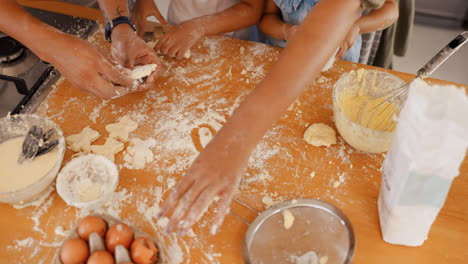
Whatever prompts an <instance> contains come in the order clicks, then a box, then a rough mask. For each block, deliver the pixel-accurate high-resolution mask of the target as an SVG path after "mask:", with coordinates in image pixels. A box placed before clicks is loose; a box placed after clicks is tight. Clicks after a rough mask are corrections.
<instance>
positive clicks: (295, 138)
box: [0, 34, 468, 264]
mask: <svg viewBox="0 0 468 264" xmlns="http://www.w3.org/2000/svg"><path fill="white" fill-rule="evenodd" d="M93 41H95V42H97V43H98V44H97V46H98V47H99V48H100V49H101V50H103V51H104V52H108V47H107V46H106V44H104V42H103V41H102V35H100V34H99V35H98V37H97V38H93ZM278 54H279V49H276V48H273V47H269V46H266V45H261V44H255V43H250V42H245V41H240V40H233V39H229V38H224V37H210V38H206V39H203V40H202V41H200V42H199V43H198V44H197V45H196V46H195V47H194V48H193V49H192V58H191V59H189V60H183V61H180V62H178V61H175V60H172V59H164V63H165V64H166V70H167V73H166V75H165V76H164V77H162V78H161V79H160V80H158V82H157V83H156V85H155V87H154V88H153V89H151V90H149V91H145V92H139V93H135V94H130V95H127V96H125V97H122V98H118V99H114V100H112V101H110V102H107V103H105V102H101V101H100V100H98V99H96V98H94V97H92V96H88V95H86V94H83V93H82V92H80V91H78V90H77V89H74V88H73V87H71V85H70V84H69V83H68V82H67V81H63V82H61V83H59V84H58V85H56V87H55V89H54V91H53V92H52V93H51V94H50V95H49V97H48V99H47V100H46V102H44V103H43V104H42V106H41V107H40V109H39V111H38V114H40V115H43V116H48V117H50V118H52V120H54V121H55V122H57V123H58V124H59V125H60V126H61V127H62V129H63V131H64V133H65V134H66V135H70V134H75V133H78V132H79V131H80V130H81V129H82V128H83V127H85V126H91V128H93V129H96V130H98V131H99V132H100V133H101V134H102V136H101V138H100V139H99V140H98V141H97V142H96V144H102V143H103V142H104V141H105V138H106V137H107V132H106V131H105V130H104V126H105V125H106V124H108V123H113V122H115V121H116V120H118V118H119V117H120V116H122V115H124V114H128V115H130V116H131V117H132V118H134V119H135V120H138V122H139V128H138V129H137V130H136V131H135V132H134V133H132V135H131V137H139V138H142V139H146V138H149V137H152V138H154V139H156V141H157V146H156V147H155V148H154V149H153V152H154V154H155V160H154V162H153V163H151V164H149V165H148V166H147V167H146V168H145V169H143V170H131V169H127V168H125V167H123V168H121V169H120V182H119V187H118V189H117V191H118V193H117V195H116V196H115V197H114V198H113V200H112V201H111V202H110V204H108V206H106V207H104V208H101V209H99V210H98V211H99V212H105V213H109V214H111V215H113V216H116V217H118V218H120V219H123V221H125V222H127V223H129V224H131V225H133V226H135V227H136V228H138V229H140V230H142V231H144V232H146V233H149V234H151V235H154V236H155V237H156V239H158V240H159V241H161V243H162V244H164V246H163V247H162V248H161V250H162V253H163V254H167V255H168V258H169V259H170V263H242V258H241V248H242V239H243V236H244V233H245V231H246V230H247V227H248V226H247V225H246V224H244V223H242V222H241V221H239V220H238V219H236V218H235V217H233V216H231V215H228V216H227V218H226V220H225V223H224V225H223V226H222V228H221V231H220V233H219V234H217V235H216V236H210V235H209V226H210V223H211V219H212V217H213V208H212V207H211V208H210V209H209V210H208V211H207V214H206V215H205V216H203V217H202V219H201V220H200V222H199V223H198V224H197V225H196V226H195V227H194V228H193V233H192V234H191V235H190V236H186V237H183V238H180V237H177V236H174V235H172V236H168V237H164V236H163V235H162V232H161V227H160V225H158V223H157V220H156V219H155V218H154V215H155V212H157V208H158V204H160V203H161V201H162V200H164V197H165V196H166V195H167V194H168V193H169V192H168V190H170V189H171V187H173V185H174V183H175V182H176V181H177V180H178V179H179V178H180V177H182V175H183V173H184V172H185V171H186V169H187V168H188V166H189V165H190V162H191V161H192V160H193V159H194V158H195V157H196V155H197V153H198V151H199V150H200V149H201V148H202V146H201V145H202V143H203V141H204V140H205V137H201V138H200V136H199V135H200V134H203V133H206V132H207V131H208V132H207V133H209V131H211V133H213V132H215V131H216V130H218V129H219V127H220V126H221V125H222V124H223V123H224V122H225V120H226V119H227V118H228V117H229V115H230V114H231V112H232V110H233V109H234V108H235V107H236V106H237V105H238V103H239V102H241V101H242V100H243V99H244V98H245V96H246V95H247V94H248V92H249V91H250V90H252V89H253V88H254V87H255V85H256V84H257V83H258V82H259V81H260V80H261V79H262V78H263V77H264V76H265V74H266V72H268V69H269V68H270V67H271V65H272V64H273V63H274V61H275V60H276V58H277V56H278ZM361 67H362V68H366V69H370V68H372V67H368V66H363V65H358V64H353V63H349V62H344V61H337V62H336V64H335V66H334V67H333V68H332V69H331V70H329V71H328V72H326V73H324V74H323V76H324V77H325V78H326V81H325V82H324V83H321V84H312V85H311V86H310V87H308V88H307V90H306V91H305V92H304V94H303V95H302V96H301V97H300V98H299V100H298V102H297V103H295V104H294V106H293V107H292V108H291V110H288V111H287V112H286V113H285V115H284V116H283V118H281V120H279V121H278V122H277V124H276V125H275V126H274V128H273V129H272V130H271V131H270V132H269V133H268V134H267V135H266V136H265V138H264V139H263V140H262V141H261V143H260V144H259V146H258V147H257V149H256V150H255V152H254V153H253V155H252V158H251V160H250V162H249V168H248V170H247V173H246V175H245V177H244V180H243V183H242V186H241V188H240V190H239V192H238V194H237V198H238V199H240V200H242V201H244V202H246V203H248V204H250V205H251V206H253V207H254V208H256V209H257V210H259V211H263V210H264V209H265V205H264V204H263V203H262V198H263V197H265V196H270V197H272V198H273V199H274V200H276V201H282V200H289V199H294V198H316V199H320V200H323V201H327V202H330V203H332V204H334V205H335V206H337V207H339V208H340V209H341V210H343V211H344V213H345V214H346V215H347V216H348V217H349V218H350V220H351V222H352V224H353V226H354V229H355V233H356V241H357V248H356V253H355V257H354V260H353V263H379V264H386V263H388V264H394V263H411V264H414V263H467V262H468V246H467V245H468V238H467V237H468V236H467V234H468V203H467V201H468V200H467V199H468V159H465V161H464V163H463V164H462V167H461V170H460V176H459V177H457V178H456V179H455V180H454V182H453V185H452V188H451V190H450V193H449V195H448V198H447V201H446V203H445V205H444V208H443V209H442V210H441V212H440V214H439V216H438V218H437V220H436V221H435V223H434V225H433V226H432V229H431V232H430V233H429V239H428V240H427V241H426V242H425V243H424V245H423V246H421V247H417V248H410V247H403V246H395V245H390V244H387V243H385V242H384V241H383V240H382V238H381V234H380V227H379V222H378V213H377V197H378V194H379V186H380V175H381V173H380V167H381V163H382V161H383V156H382V155H371V154H366V153H361V152H358V151H356V150H354V149H352V148H351V147H350V146H349V145H347V144H346V143H344V142H343V140H342V139H341V138H339V142H338V144H336V145H333V146H332V147H330V148H324V147H321V148H317V147H313V146H310V145H307V144H305V142H304V141H303V140H302V135H303V133H304V130H305V127H306V126H307V125H308V124H312V123H316V122H323V123H326V124H329V125H331V126H333V127H334V124H333V119H332V115H333V113H332V107H331V106H332V101H331V92H332V86H333V84H334V83H335V81H336V80H337V79H338V78H339V77H340V75H341V74H343V73H345V72H348V71H350V70H356V69H358V68H361ZM372 69H374V68H372ZM390 72H391V73H392V74H395V75H397V76H398V77H401V78H402V79H404V80H410V79H411V78H412V76H413V75H409V74H405V73H399V72H393V71H390ZM434 82H438V83H447V82H444V81H434ZM311 83H313V82H312V81H311ZM94 118H95V120H94ZM93 120H94V121H95V122H93ZM203 131H204V132H203ZM72 154H74V153H73V152H72V151H70V150H67V152H66V155H65V160H64V163H66V162H68V161H69V160H70V158H71V155H72ZM116 163H117V164H123V161H122V153H119V154H118V155H117V156H116ZM313 172H315V177H313V178H312V177H311V176H310V175H311V173H313ZM340 177H341V179H342V183H341V184H340V185H339V186H338V187H336V188H334V187H333V183H334V182H335V181H338V180H339V179H340ZM161 196H162V197H163V198H162V199H161ZM232 210H233V211H235V212H236V213H238V214H240V215H242V216H244V217H246V218H248V219H249V220H252V219H253V217H254V216H253V215H252V214H251V213H249V211H247V210H246V209H244V208H242V207H240V206H238V205H236V204H233V206H232ZM0 214H1V217H0V233H1V234H2V239H1V240H0V260H1V261H0V263H50V260H51V259H52V257H53V255H54V252H55V250H56V247H57V246H58V245H59V244H60V242H61V241H62V240H63V239H64V236H63V234H62V233H63V232H62V229H65V230H67V229H70V227H71V226H73V225H74V224H75V223H76V222H77V221H78V219H79V218H80V217H82V216H84V215H86V214H87V212H84V211H82V210H81V211H80V210H78V209H75V208H71V207H68V206H67V205H66V204H65V203H64V201H63V200H62V199H61V198H60V197H59V196H58V195H57V193H56V192H55V191H53V192H52V193H51V194H50V196H48V197H46V198H45V200H44V201H43V202H42V204H40V205H36V206H30V207H26V208H23V209H15V208H13V207H12V206H10V205H7V204H1V205H0ZM65 233H66V232H65Z"/></svg>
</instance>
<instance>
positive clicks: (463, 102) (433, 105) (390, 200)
mask: <svg viewBox="0 0 468 264" xmlns="http://www.w3.org/2000/svg"><path fill="white" fill-rule="evenodd" d="M467 147H468V97H467V95H466V93H465V90H464V89H461V88H457V87H455V86H440V85H429V84H427V83H426V82H424V81H422V80H415V81H414V82H413V83H412V84H411V85H410V88H409V94H408V99H407V101H406V103H405V105H404V107H403V109H402V111H401V113H400V117H399V121H398V125H397V128H396V131H395V135H394V138H393V141H392V145H391V147H390V150H389V152H388V153H387V156H386V158H385V161H384V163H383V173H382V184H381V187H380V196H379V201H378V207H379V216H380V227H381V230H382V236H383V239H384V240H385V241H386V242H388V243H392V244H400V245H406V246H420V245H422V244H423V243H424V241H425V240H426V239H427V236H428V233H429V230H430V228H431V225H432V223H433V222H434V220H435V219H436V217H437V214H438V213H439V211H440V209H441V208H442V206H443V205H444V202H445V198H446V197H447V193H448V191H449V189H450V185H451V184H452V181H453V179H454V178H455V177H456V176H457V175H458V174H459V167H460V165H461V163H462V162H463V160H464V158H465V155H466V152H467Z"/></svg>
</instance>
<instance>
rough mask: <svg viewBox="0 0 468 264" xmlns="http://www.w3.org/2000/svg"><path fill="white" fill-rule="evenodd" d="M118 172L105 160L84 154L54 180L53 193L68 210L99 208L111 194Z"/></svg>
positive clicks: (104, 158) (73, 160)
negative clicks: (71, 207) (62, 201)
mask: <svg viewBox="0 0 468 264" xmlns="http://www.w3.org/2000/svg"><path fill="white" fill-rule="evenodd" d="M118 183H119V171H118V169H117V166H116V165H115V163H114V162H112V161H110V160H109V159H108V158H106V157H104V156H101V155H96V154H88V155H84V156H80V157H77V158H74V159H72V160H71V161H70V162H68V163H67V164H66V165H65V166H64V167H63V169H62V170H61V171H60V173H59V175H58V177H57V192H58V194H59V195H60V197H62V199H63V200H64V201H65V202H66V203H67V204H68V205H71V206H75V207H78V208H93V207H98V206H101V205H102V204H103V203H105V202H106V201H107V200H108V199H109V198H110V197H111V195H112V194H113V193H114V191H115V189H116V188H117V184H118Z"/></svg>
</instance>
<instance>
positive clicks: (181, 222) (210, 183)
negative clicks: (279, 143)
mask: <svg viewBox="0 0 468 264" xmlns="http://www.w3.org/2000/svg"><path fill="white" fill-rule="evenodd" d="M216 140H217V138H216V137H215V138H214V139H213V141H212V142H210V144H208V146H207V147H206V148H205V149H204V150H203V151H202V152H201V153H200V155H199V156H198V157H197V159H196V160H195V162H194V163H193V164H192V166H191V167H190V169H189V171H188V172H187V174H186V175H185V176H184V178H182V179H181V180H180V181H179V182H178V183H177V185H176V187H175V189H174V190H173V191H172V193H171V194H170V195H169V197H168V199H167V200H166V201H165V202H164V204H163V205H162V207H161V212H160V215H159V216H158V217H162V216H167V215H168V214H169V213H170V212H171V211H172V215H171V217H170V221H169V224H168V226H167V229H166V231H167V232H174V231H177V232H178V234H180V235H184V234H185V233H186V232H187V231H188V230H189V229H190V228H191V227H192V225H193V224H194V223H195V222H196V221H197V220H198V219H199V218H200V217H201V216H202V215H203V213H204V212H205V210H206V208H207V207H208V206H209V205H210V204H211V202H212V201H213V200H214V199H215V197H216V196H219V197H220V198H221V199H220V200H219V201H218V202H217V206H218V208H217V209H218V210H217V213H216V217H215V218H214V220H213V224H212V227H211V230H210V232H211V234H213V235H214V234H216V233H217V231H218V229H219V227H220V226H221V224H222V223H223V220H224V217H225V216H226V214H227V213H228V212H229V208H230V204H231V201H232V199H233V197H234V194H235V192H236V190H237V188H238V186H239V183H240V180H241V178H242V175H243V173H244V170H245V167H246V166H247V161H248V156H249V154H250V153H245V151H240V150H239V149H238V148H236V147H234V146H232V145H231V146H228V145H226V144H229V143H228V142H226V143H225V142H222V141H219V140H218V141H216Z"/></svg>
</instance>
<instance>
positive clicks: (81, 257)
mask: <svg viewBox="0 0 468 264" xmlns="http://www.w3.org/2000/svg"><path fill="white" fill-rule="evenodd" d="M88 256H89V248H88V244H87V243H86V241H85V240H83V239H81V238H73V239H70V240H67V241H65V243H63V246H62V248H61V250H60V260H61V261H62V263H63V264H80V263H85V262H86V259H88Z"/></svg>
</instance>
